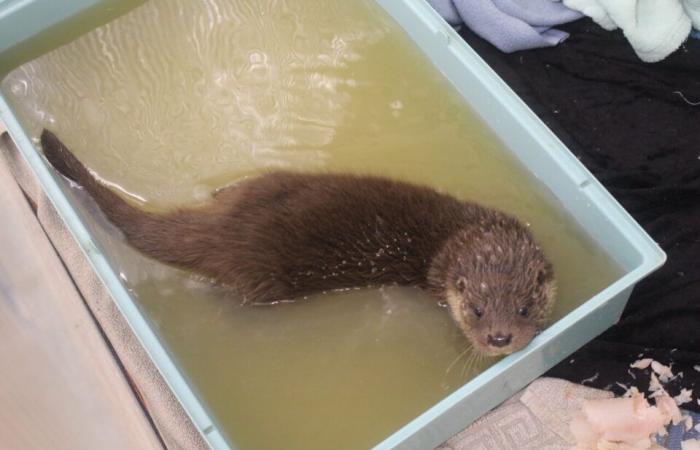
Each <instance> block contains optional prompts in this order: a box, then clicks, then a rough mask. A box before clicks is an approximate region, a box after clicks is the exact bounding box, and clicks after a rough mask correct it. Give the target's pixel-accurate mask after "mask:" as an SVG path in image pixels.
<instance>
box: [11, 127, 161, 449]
mask: <svg viewBox="0 0 700 450" xmlns="http://www.w3.org/2000/svg"><path fill="white" fill-rule="evenodd" d="M0 126H1V124H0ZM0 208H1V210H2V216H1V217H0V448H1V449H2V450H20V449H21V450H33V449H42V450H43V449H59V450H60V449H70V450H81V449H90V450H94V449H100V450H102V449H107V450H109V449H119V450H125V449H139V450H140V449H159V448H162V445H161V444H160V441H159V440H158V438H157V436H156V434H155V433H154V431H153V429H152V427H151V425H150V423H149V422H148V420H147V418H146V416H145V414H144V412H143V410H142V409H141V406H140V405H139V404H138V402H137V401H136V398H135V397H134V393H133V392H132V391H131V389H130V387H129V385H128V384H127V382H126V380H125V378H124V375H123V374H122V372H121V371H120V369H119V367H118V365H117V362H116V361H115V359H114V357H113V356H112V353H111V352H110V351H109V348H108V347H107V345H106V343H105V341H104V339H103V338H102V336H101V334H100V333H99V330H98V329H97V326H96V325H95V323H94V321H93V320H92V317H91V316H90V314H89V312H88V310H87V309H86V307H85V304H84V303H83V301H82V298H80V296H79V294H78V292H77V291H76V289H75V287H74V285H73V283H72V281H71V280H70V278H69V277H68V275H67V273H66V271H65V269H64V268H63V265H62V264H61V261H60V260H59V258H58V257H57V255H56V253H55V251H54V249H53V247H52V246H51V244H50V242H49V241H48V239H47V238H46V236H45V234H44V232H43V230H42V229H41V227H40V225H39V223H38V221H37V220H36V218H35V217H34V215H33V214H32V211H31V209H30V207H29V205H28V203H27V202H26V201H25V199H24V197H23V194H22V193H21V191H20V190H19V187H18V186H17V184H16V183H15V181H14V179H13V178H12V176H11V175H10V173H9V172H8V170H7V168H6V167H5V166H4V165H3V164H1V163H0Z"/></svg>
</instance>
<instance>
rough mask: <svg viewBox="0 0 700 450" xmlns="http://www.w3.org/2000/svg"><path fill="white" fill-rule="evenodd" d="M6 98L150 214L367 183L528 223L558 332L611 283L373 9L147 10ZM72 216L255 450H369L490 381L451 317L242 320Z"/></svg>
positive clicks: (157, 4) (223, 303) (162, 0)
mask: <svg viewBox="0 0 700 450" xmlns="http://www.w3.org/2000/svg"><path fill="white" fill-rule="evenodd" d="M1 87H2V90H3V92H4V93H5V94H6V95H7V96H8V98H9V100H10V102H11V104H12V105H13V107H14V108H15V110H16V111H17V113H18V114H19V116H20V117H21V118H22V119H23V120H24V122H25V124H26V125H27V126H28V128H29V129H30V130H31V131H32V132H33V133H36V134H37V135H38V133H39V131H40V129H41V128H42V127H44V126H47V127H50V128H51V129H53V130H55V131H56V133H57V134H58V135H59V136H60V137H61V139H62V140H63V141H64V142H65V143H66V144H67V145H68V146H69V147H70V148H72V149H73V150H74V152H75V153H76V154H77V155H78V156H79V157H80V158H81V159H82V160H83V161H84V162H85V163H86V164H87V165H88V166H89V167H90V168H91V169H93V170H95V171H96V173H97V174H98V175H99V176H100V177H101V178H102V179H103V180H105V181H106V182H108V183H110V185H111V186H113V187H114V188H115V189H118V190H120V191H121V192H122V193H124V194H125V195H128V196H130V197H131V198H132V200H133V201H135V202H137V203H141V204H143V206H144V207H146V208H150V209H162V208H168V207H172V206H173V205H185V204H191V203H193V202H202V201H206V200H207V199H208V198H209V196H210V193H211V192H212V191H213V190H214V189H216V188H219V187H222V186H225V185H227V184H230V183H232V182H235V181H236V180H238V179H240V178H242V177H246V176H252V175H255V174H256V173H259V172H260V171H262V170H268V169H270V168H275V167H285V168H293V169H299V170H302V169H303V170H313V171H352V172H358V173H375V174H382V175H386V176H391V177H395V178H400V179H404V180H409V181H414V182H418V183H424V184H429V185H432V186H435V187H436V188H438V189H440V190H443V191H447V192H450V193H452V194H454V195H456V196H458V197H460V198H464V199H473V200H478V201H480V202H482V203H485V204H487V205H492V206H497V207H499V208H501V209H503V210H506V211H509V212H511V213H513V214H515V215H517V216H519V217H520V218H521V219H522V220H524V221H526V222H527V223H529V224H530V225H531V228H532V230H533V232H534V234H535V235H536V237H537V238H538V239H539V241H540V242H541V244H542V247H543V248H544V249H545V251H546V253H547V254H548V255H549V257H550V258H551V259H552V261H553V263H554V266H555V271H556V275H557V279H558V283H559V301H558V303H557V307H556V311H555V317H561V316H562V315H564V314H565V313H566V312H567V311H570V310H571V309H572V308H573V307H575V306H577V305H578V304H580V302H581V301H583V300H585V299H587V298H588V297H589V296H590V295H592V294H593V293H595V292H597V291H598V290H600V289H601V288H602V287H604V286H606V285H607V284H608V283H609V282H610V281H612V280H613V279H615V278H616V276H617V274H618V273H619V270H618V269H616V268H615V267H614V266H613V264H612V263H611V261H609V260H608V258H607V257H606V256H605V253H604V252H603V251H602V250H601V249H599V248H597V247H596V246H594V245H592V244H591V243H590V242H589V241H588V239H587V238H586V237H585V236H584V235H583V234H582V233H581V232H580V230H579V229H578V228H577V227H576V226H575V224H573V223H572V222H571V221H570V220H569V218H568V217H566V216H565V215H564V214H563V213H562V212H561V211H560V210H559V209H558V208H557V206H556V205H555V204H554V203H553V202H552V201H551V199H550V197H548V195H547V194H546V192H545V191H544V190H542V189H539V188H538V187H537V185H536V184H535V183H534V182H533V180H532V179H531V178H530V177H529V176H528V175H527V174H526V173H525V172H524V171H523V170H522V169H521V167H520V166H519V165H518V164H517V163H516V162H515V161H514V160H513V159H511V158H510V157H509V156H508V154H507V153H506V152H505V151H504V150H503V148H502V146H501V144H500V142H499V141H498V140H497V139H496V138H495V137H494V135H493V134H492V132H491V131H490V130H488V129H486V128H485V127H484V125H483V123H482V122H480V121H479V119H478V118H477V117H476V116H475V115H474V114H473V113H472V112H471V111H470V110H469V108H468V107H467V106H466V105H465V104H464V103H463V101H462V100H461V98H460V97H459V95H458V94H457V93H456V91H455V90H454V89H453V88H452V87H451V86H450V85H449V83H448V82H446V81H445V80H444V79H443V78H442V76H441V75H440V74H439V73H438V72H437V71H436V70H434V69H433V68H432V66H431V65H430V63H429V62H428V61H427V60H426V59H425V57H423V55H422V54H420V53H419V51H418V50H417V49H416V48H415V47H414V46H413V45H412V44H411V42H410V40H409V39H408V38H407V37H406V36H405V35H404V34H403V32H402V31H401V30H400V29H399V28H398V27H397V26H396V25H395V24H394V23H393V22H392V21H391V20H390V19H388V18H387V17H386V16H385V15H384V14H383V12H382V11H381V10H379V9H378V7H377V6H376V5H374V3H373V2H372V1H370V0H354V1H345V0H332V1H326V2H317V1H313V0H285V1H278V0H245V1H242V0H237V1H234V0H200V1H190V0H151V1H149V2H147V3H146V4H145V5H143V6H141V7H138V8H137V9H135V10H133V11H132V12H130V13H129V14H127V15H125V16H123V17H121V18H119V19H117V20H115V21H114V22H112V23H110V24H108V25H106V26H103V27H100V28H98V29H96V30H95V31H93V32H91V33H90V34H88V35H85V36H83V37H81V38H80V39H78V40H77V41H75V42H73V43H71V44H69V45H67V46H64V47H61V48H60V49H58V50H56V51H53V52H51V53H48V54H46V55H44V56H42V57H40V58H38V59H37V60H35V61H32V62H31V63H28V64H25V65H23V66H22V67H20V68H18V69H17V70H15V71H14V72H12V73H11V74H10V75H9V76H8V77H7V78H6V79H5V80H4V81H3V82H2V85H1ZM77 195H78V196H79V197H81V198H82V197H83V195H82V193H80V192H77ZM80 204H81V206H80V208H82V209H85V208H87V210H90V211H92V212H91V213H90V214H91V217H92V218H93V219H94V220H91V221H90V223H89V224H88V225H89V227H90V228H91V230H92V231H93V232H94V233H95V234H96V235H97V236H98V239H99V241H100V243H101V245H102V246H103V247H104V248H105V249H106V250H107V253H108V254H109V256H110V259H111V260H112V261H113V262H114V264H115V265H116V266H117V267H118V270H119V271H120V272H121V273H122V274H123V276H124V278H125V279H126V280H127V281H126V283H127V285H128V286H129V288H130V289H131V290H132V292H133V293H134V295H135V296H136V297H137V300H138V302H139V305H140V306H141V308H142V310H143V311H144V312H145V313H146V315H147V317H148V318H149V319H150V321H151V322H152V323H153V325H154V327H155V328H156V330H157V332H158V333H159V335H160V336H161V338H162V340H163V341H164V342H165V343H166V345H167V347H168V349H169V351H170V353H171V354H172V355H173V357H174V358H175V359H176V361H177V362H178V364H179V365H180V366H181V367H182V369H183V372H184V373H185V375H186V376H187V378H188V379H189V380H191V382H192V384H193V385H194V386H195V388H196V390H197V391H198V392H199V394H200V395H201V397H202V399H203V400H204V401H205V403H206V405H207V407H208V408H209V410H210V411H211V412H212V413H213V415H214V417H215V418H216V421H217V422H218V423H219V424H220V426H221V428H222V430H223V432H224V433H225V434H226V435H227V436H228V437H229V438H230V439H231V441H232V442H233V443H235V444H236V445H238V446H239V447H240V448H241V449H243V450H245V449H277V448H285V449H314V448H318V449H327V448H336V449H342V448H347V449H354V448H367V447H369V446H371V445H372V444H375V443H377V442H379V441H380V440H381V439H383V438H384V437H386V436H387V435H389V434H391V433H392V432H393V431H396V430H397V429H398V428H399V427H400V426H402V425H403V424H405V423H406V422H407V421H409V420H410V419H412V418H413V417H415V416H416V415H417V414H419V413H420V412H421V411H423V410H425V409H426V408H428V407H429V406H431V405H433V404H434V403H436V402H437V401H439V400H440V399H441V398H443V397H444V396H446V395H447V394H448V393H450V392H453V391H454V390H455V389H456V388H458V387H459V386H460V385H461V384H462V383H463V382H464V381H466V380H468V379H470V378H472V377H473V376H475V375H476V374H478V373H479V372H480V371H482V370H483V369H484V368H485V367H487V366H488V365H489V364H492V363H493V361H491V360H476V358H475V356H474V355H471V354H469V353H468V352H467V353H463V351H464V349H465V348H466V346H467V342H466V340H465V339H464V338H463V337H462V336H461V335H460V334H459V332H458V330H457V329H456V327H455V326H454V325H453V324H452V321H451V319H450V318H449V316H448V314H447V312H446V310H445V309H444V308H440V307H439V306H438V305H437V304H436V303H435V302H434V301H433V300H431V299H429V298H427V297H426V296H425V295H424V294H422V293H420V292H418V291H417V290H414V289H403V288H401V289H400V288H395V287H388V288H384V289H382V290H356V291H350V292H345V293H334V294H328V295H324V296H318V297H317V298H313V299H309V300H308V301H301V302H297V303H293V304H283V305H277V306H274V307H264V308H263V307H241V306H239V305H238V303H237V301H236V299H230V298H225V297H224V295H223V294H222V293H221V292H219V291H218V290H217V289H215V288H213V287H212V286H210V285H208V284H207V283H206V282H204V281H197V280H196V279H195V278H194V277H193V276H192V275H191V274H186V273H183V272H180V271H177V270H174V269H171V268H167V267H165V266H163V265H161V264H158V263H156V262H153V261H149V260H147V259H145V258H143V257H141V256H140V255H138V254H136V253H135V252H134V251H133V250H131V249H129V248H128V247H127V246H125V245H124V244H123V242H122V240H121V238H120V236H119V234H118V233H117V232H116V231H115V230H114V229H112V228H111V227H110V226H109V225H108V224H105V223H104V219H103V218H102V217H101V216H100V215H99V214H96V213H95V212H94V205H92V204H90V203H89V202H80Z"/></svg>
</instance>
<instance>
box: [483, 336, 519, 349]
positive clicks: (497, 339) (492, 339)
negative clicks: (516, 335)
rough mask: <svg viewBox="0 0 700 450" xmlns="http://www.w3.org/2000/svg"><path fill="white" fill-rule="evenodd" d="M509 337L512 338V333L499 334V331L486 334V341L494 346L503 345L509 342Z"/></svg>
mask: <svg viewBox="0 0 700 450" xmlns="http://www.w3.org/2000/svg"><path fill="white" fill-rule="evenodd" d="M511 339H513V335H512V334H508V335H505V334H501V333H496V334H495V335H493V336H492V335H490V334H489V335H488V341H489V345H493V346H494V347H505V346H506V345H508V344H510V341H511Z"/></svg>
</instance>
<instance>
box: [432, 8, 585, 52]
mask: <svg viewBox="0 0 700 450" xmlns="http://www.w3.org/2000/svg"><path fill="white" fill-rule="evenodd" d="M428 2H429V3H430V4H431V5H432V6H433V8H435V10H436V11H437V12H438V13H439V14H440V15H441V16H442V17H443V18H444V19H445V20H446V21H447V22H448V23H450V24H451V25H460V24H462V23H464V24H465V25H466V26H467V27H469V28H470V29H471V30H472V31H473V32H474V33H476V34H478V35H479V36H481V37H482V38H484V39H486V40H487V41H489V42H490V43H492V44H493V45H495V46H496V47H497V48H498V49H499V50H501V51H503V52H506V53H511V52H515V51H518V50H525V49H530V48H539V47H552V46H555V45H557V44H559V43H560V42H562V41H563V40H564V39H566V38H567V37H569V35H568V34H567V33H565V32H563V31H559V30H556V29H554V28H552V27H554V26H556V25H561V24H563V23H567V22H572V21H574V20H577V19H580V18H581V17H583V15H582V14H581V13H580V12H578V11H574V10H572V9H569V8H567V7H566V6H564V5H563V4H562V3H561V2H559V1H553V0H428Z"/></svg>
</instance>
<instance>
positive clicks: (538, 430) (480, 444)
mask: <svg viewBox="0 0 700 450" xmlns="http://www.w3.org/2000/svg"><path fill="white" fill-rule="evenodd" d="M612 396H613V395H612V393H611V392H608V391H602V390H599V389H593V388H588V387H585V386H581V385H578V384H574V383H570V382H568V381H564V380H559V379H555V378H540V379H538V380H535V381H534V382H533V383H532V384H530V386H528V387H527V388H526V389H525V390H524V391H522V392H520V393H518V394H516V395H515V396H513V398H511V399H510V400H508V401H506V402H505V403H504V404H502V405H501V406H499V407H498V408H496V409H494V410H493V411H491V412H490V413H488V414H486V415H485V416H483V417H482V418H480V419H479V420H477V421H476V422H474V423H473V424H471V425H470V426H469V427H467V428H466V429H465V430H463V431H462V432H460V433H458V434H456V435H455V436H453V437H452V438H451V439H449V440H448V441H447V442H445V443H444V444H443V445H441V446H440V447H438V450H570V449H571V447H572V446H573V445H574V443H575V440H574V437H573V436H572V435H571V432H570V431H569V423H570V422H571V419H572V418H573V417H574V416H575V415H576V414H577V413H579V412H580V411H581V408H582V407H583V402H584V401H585V400H593V399H605V398H611V397H612ZM694 401H695V400H694ZM684 414H689V415H690V416H691V417H693V426H696V425H698V424H699V423H700V414H696V413H687V412H686V411H684ZM685 439H700V433H699V432H698V431H697V430H695V429H693V428H691V430H690V431H686V430H685V425H684V424H679V425H675V426H670V427H669V428H668V435H667V436H663V437H658V438H657V441H658V443H659V444H660V445H663V446H664V447H667V448H669V449H671V450H681V441H683V440H685Z"/></svg>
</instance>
